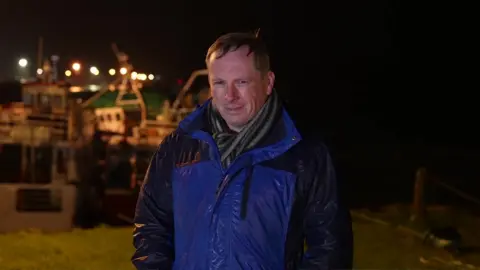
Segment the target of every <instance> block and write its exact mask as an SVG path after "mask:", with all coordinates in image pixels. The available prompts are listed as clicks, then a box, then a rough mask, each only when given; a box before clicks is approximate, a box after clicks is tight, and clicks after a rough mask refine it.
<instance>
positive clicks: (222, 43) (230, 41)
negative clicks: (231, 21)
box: [205, 33, 270, 74]
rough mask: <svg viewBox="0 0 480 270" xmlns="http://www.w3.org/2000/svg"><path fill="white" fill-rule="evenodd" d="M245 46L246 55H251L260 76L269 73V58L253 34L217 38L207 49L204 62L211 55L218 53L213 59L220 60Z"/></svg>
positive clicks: (256, 36)
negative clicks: (246, 49) (260, 73)
mask: <svg viewBox="0 0 480 270" xmlns="http://www.w3.org/2000/svg"><path fill="white" fill-rule="evenodd" d="M243 46H247V47H248V50H249V51H248V54H247V55H250V54H251V53H253V57H254V62H255V68H256V69H257V70H259V71H260V72H262V74H265V73H267V72H268V71H270V56H269V55H268V50H267V46H266V44H265V43H264V42H263V41H262V40H261V39H260V38H259V37H258V33H257V34H253V33H228V34H225V35H223V36H221V37H219V38H218V39H217V40H216V41H215V42H214V43H213V44H212V45H211V46H210V48H209V49H208V52H207V57H206V58H205V62H206V64H207V66H208V63H209V61H210V59H211V57H212V54H213V53H215V52H218V54H217V55H216V56H215V59H218V58H222V57H223V56H224V55H225V54H227V53H228V52H232V51H236V50H238V49H239V48H240V47H243Z"/></svg>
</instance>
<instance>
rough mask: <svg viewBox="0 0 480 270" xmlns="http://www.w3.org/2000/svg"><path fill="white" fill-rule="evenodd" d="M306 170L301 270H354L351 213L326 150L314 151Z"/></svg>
mask: <svg viewBox="0 0 480 270" xmlns="http://www.w3.org/2000/svg"><path fill="white" fill-rule="evenodd" d="M314 152H315V153H314V156H315V158H313V159H311V163H310V166H309V168H306V170H308V171H309V173H307V177H308V178H309V179H308V180H307V179H305V180H306V181H305V182H306V183H308V184H307V186H306V187H305V188H306V200H307V201H306V212H305V215H306V216H305V219H304V229H305V238H306V244H307V250H306V252H305V254H304V258H303V262H302V266H301V267H300V269H303V270H306V269H329V270H330V269H352V267H353V266H352V264H353V235H352V222H351V217H350V212H349V209H348V208H347V207H345V205H343V204H342V203H341V201H340V199H339V190H338V187H337V180H336V176H335V170H334V167H333V165H332V161H331V158H330V156H329V154H328V151H327V149H326V147H325V146H323V145H322V146H321V147H317V148H315V150H314Z"/></svg>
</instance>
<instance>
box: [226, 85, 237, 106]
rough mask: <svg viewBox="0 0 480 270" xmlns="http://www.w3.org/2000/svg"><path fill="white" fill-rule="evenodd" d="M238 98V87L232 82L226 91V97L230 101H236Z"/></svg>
mask: <svg viewBox="0 0 480 270" xmlns="http://www.w3.org/2000/svg"><path fill="white" fill-rule="evenodd" d="M237 98H238V89H237V88H236V87H235V84H233V83H232V84H230V85H229V86H228V87H227V91H225V99H226V100H227V101H229V102H231V101H234V100H235V99H237Z"/></svg>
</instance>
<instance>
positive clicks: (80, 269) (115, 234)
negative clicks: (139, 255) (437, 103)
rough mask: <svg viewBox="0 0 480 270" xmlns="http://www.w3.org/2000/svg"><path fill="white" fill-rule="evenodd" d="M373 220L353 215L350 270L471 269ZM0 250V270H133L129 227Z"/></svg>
mask: <svg viewBox="0 0 480 270" xmlns="http://www.w3.org/2000/svg"><path fill="white" fill-rule="evenodd" d="M367 214H369V213H367ZM372 215H373V216H375V215H374V214H371V215H370V216H372ZM362 216H363V217H362ZM370 216H369V217H370ZM365 217H366V218H365ZM376 218H377V217H374V218H372V219H369V218H368V217H367V215H366V213H365V212H357V213H356V215H354V223H353V229H354V233H355V268H356V269H367V268H368V269H420V268H422V269H475V268H472V266H468V265H465V264H464V265H461V266H458V265H459V264H461V263H463V262H461V261H460V260H459V259H455V260H454V259H453V258H451V256H449V255H448V253H446V252H444V251H441V250H438V249H434V248H430V247H427V246H424V245H422V243H421V241H419V239H418V238H417V237H414V236H412V233H411V232H409V231H408V230H399V229H398V228H394V227H393V226H389V225H386V224H382V221H381V220H380V221H379V220H378V219H376ZM0 247H1V248H0V265H1V267H0V268H1V269H2V270H27V269H28V270H53V269H55V270H56V269H69V270H105V269H116V270H132V269H133V267H132V266H131V264H130V256H131V255H132V252H133V248H132V229H131V228H106V227H101V228H96V229H93V230H74V231H73V232H70V233H58V234H50V235H48V234H42V233H39V232H22V233H17V234H8V235H0ZM475 256H476V255H475ZM477 258H478V256H477ZM454 266H458V268H454Z"/></svg>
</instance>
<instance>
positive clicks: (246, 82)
mask: <svg viewBox="0 0 480 270" xmlns="http://www.w3.org/2000/svg"><path fill="white" fill-rule="evenodd" d="M237 84H239V85H246V84H248V81H247V80H239V81H237Z"/></svg>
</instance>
